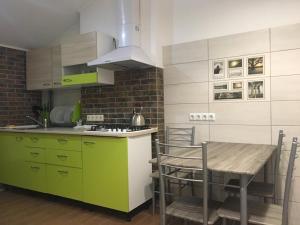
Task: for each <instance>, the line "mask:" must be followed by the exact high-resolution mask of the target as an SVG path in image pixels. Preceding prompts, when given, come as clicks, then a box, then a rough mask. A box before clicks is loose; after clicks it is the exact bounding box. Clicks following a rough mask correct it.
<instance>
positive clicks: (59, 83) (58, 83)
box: [53, 82, 61, 85]
mask: <svg viewBox="0 0 300 225" xmlns="http://www.w3.org/2000/svg"><path fill="white" fill-rule="evenodd" d="M53 84H54V85H61V82H54V83H53Z"/></svg>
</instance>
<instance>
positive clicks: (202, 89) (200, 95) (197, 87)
mask: <svg viewBox="0 0 300 225" xmlns="http://www.w3.org/2000/svg"><path fill="white" fill-rule="evenodd" d="M164 91H165V104H176V103H185V104H186V103H208V82H205V83H190V84H175V85H166V86H165V90H164Z"/></svg>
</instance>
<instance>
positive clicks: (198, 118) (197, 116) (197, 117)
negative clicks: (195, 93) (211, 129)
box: [195, 113, 202, 121]
mask: <svg viewBox="0 0 300 225" xmlns="http://www.w3.org/2000/svg"><path fill="white" fill-rule="evenodd" d="M195 116H196V118H195V120H197V121H200V120H202V113H195Z"/></svg>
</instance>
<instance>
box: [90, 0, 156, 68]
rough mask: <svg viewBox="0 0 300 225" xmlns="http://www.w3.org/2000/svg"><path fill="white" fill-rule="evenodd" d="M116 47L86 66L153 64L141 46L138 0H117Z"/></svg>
mask: <svg viewBox="0 0 300 225" xmlns="http://www.w3.org/2000/svg"><path fill="white" fill-rule="evenodd" d="M117 16H118V23H119V25H118V37H117V39H118V40H117V45H118V47H117V48H116V49H115V50H113V51H112V52H109V53H107V54H105V55H103V56H102V57H100V58H99V59H96V60H93V61H91V62H88V66H99V67H101V68H105V69H110V70H115V71H119V70H128V69H143V68H149V67H152V66H154V63H153V62H152V60H151V59H150V57H149V56H148V55H147V54H146V53H145V51H144V50H143V49H142V48H141V47H140V46H141V22H140V21H141V8H140V0H118V11H117Z"/></svg>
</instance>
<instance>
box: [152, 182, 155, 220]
mask: <svg viewBox="0 0 300 225" xmlns="http://www.w3.org/2000/svg"><path fill="white" fill-rule="evenodd" d="M154 214H155V179H154V178H152V215H154Z"/></svg>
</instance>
